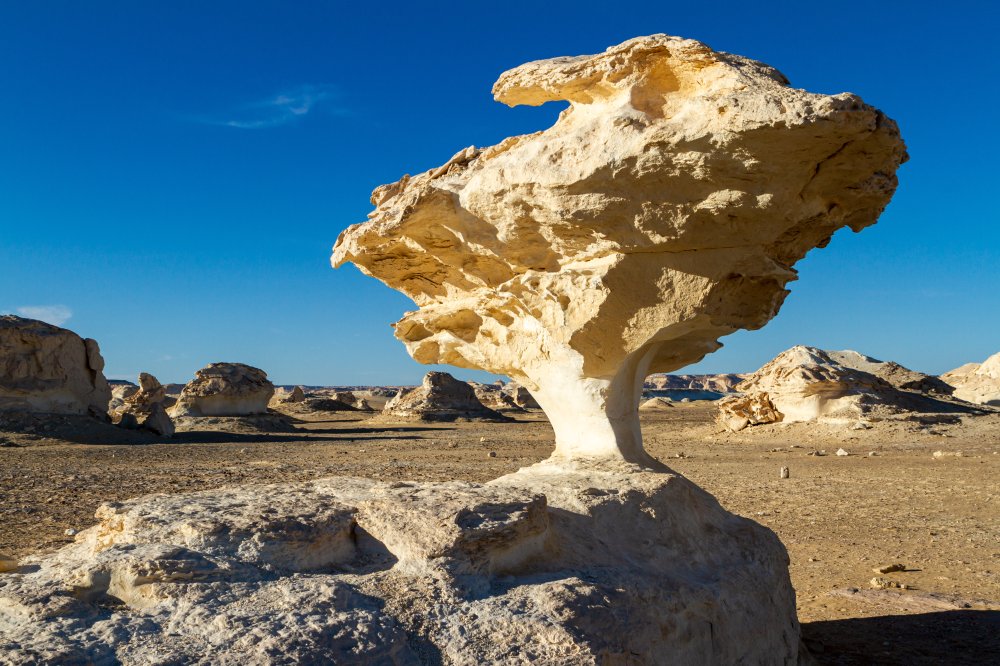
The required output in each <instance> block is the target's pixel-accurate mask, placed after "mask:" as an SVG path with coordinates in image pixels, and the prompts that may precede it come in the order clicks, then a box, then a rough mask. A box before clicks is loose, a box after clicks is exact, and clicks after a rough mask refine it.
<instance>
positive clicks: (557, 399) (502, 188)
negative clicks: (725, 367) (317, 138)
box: [332, 35, 906, 461]
mask: <svg viewBox="0 0 1000 666" xmlns="http://www.w3.org/2000/svg"><path fill="white" fill-rule="evenodd" d="M493 93H494V96H495V98H496V99H497V100H498V101H500V102H503V103H505V104H508V105H510V106H514V105H518V104H527V105H532V106H535V105H539V104H544V103H546V102H551V101H567V102H569V106H568V108H567V109H566V110H565V111H563V112H562V113H561V114H560V116H559V119H558V121H557V122H556V124H555V125H554V126H553V127H551V128H549V129H547V130H545V131H542V132H537V133H535V134H529V135H524V136H515V137H511V138H508V139H505V140H504V141H502V142H501V143H499V144H497V145H495V146H491V147H488V148H475V147H469V148H466V149H464V150H461V151H459V152H458V153H456V154H455V156H454V157H453V158H452V159H451V160H449V161H448V162H447V163H445V164H444V165H442V166H440V167H437V168H435V169H431V170H430V171H427V172H425V173H422V174H418V175H416V176H404V177H403V178H402V179H400V180H399V181H398V182H396V183H392V184H390V185H384V186H382V187H379V188H377V189H376V190H375V191H374V192H373V194H372V204H373V205H374V206H375V210H374V211H373V212H372V213H371V214H370V215H369V220H368V221H367V222H365V223H362V224H356V225H353V226H351V227H349V228H348V229H347V230H345V231H344V232H343V233H342V234H341V235H340V237H339V238H338V240H337V243H336V245H335V247H334V250H333V257H332V261H333V264H334V265H335V266H340V265H342V264H344V263H346V262H352V263H354V264H355V265H356V266H357V267H358V268H359V269H360V270H361V271H362V272H364V273H366V274H368V275H371V276H374V277H376V278H378V279H380V280H382V281H383V282H385V283H386V284H387V285H389V286H391V287H393V288H394V289H397V290H399V291H401V292H403V293H404V294H406V295H407V296H408V297H410V298H411V299H412V300H413V301H414V302H415V303H416V304H417V306H418V307H419V309H418V310H417V311H415V312H409V313H407V314H406V315H405V316H404V317H403V318H402V319H401V320H400V321H399V322H398V323H397V324H396V325H395V333H396V337H397V338H399V339H400V340H401V341H402V342H404V343H405V344H406V346H407V349H408V351H409V352H410V354H411V355H412V356H413V358H415V359H416V360H417V361H419V362H421V363H448V364H452V365H457V366H460V367H464V368H479V369H484V370H489V371H491V372H494V373H497V374H501V375H506V376H509V377H511V378H512V379H514V380H515V381H517V382H519V383H521V384H523V385H524V386H526V387H527V388H528V389H529V390H530V391H531V394H532V395H533V396H534V398H535V399H536V400H537V401H538V403H539V404H540V405H541V406H542V408H543V409H544V410H545V412H546V414H547V415H548V417H549V420H550V421H551V423H552V426H553V428H554V429H555V433H556V451H555V453H554V455H555V456H556V457H557V458H562V459H569V458H579V457H598V458H601V457H604V458H616V459H625V460H631V461H648V456H646V454H645V453H644V451H643V448H642V438H641V433H640V429H639V420H638V410H637V406H638V402H639V400H640V397H641V390H642V383H643V379H644V378H645V377H646V376H647V375H649V374H651V373H654V372H670V371H671V370H674V369H677V368H680V367H683V366H685V365H688V364H690V363H693V362H695V361H698V360H699V359H701V358H702V357H703V356H705V354H707V353H709V352H711V351H713V350H715V349H717V348H718V347H719V346H720V345H719V342H718V338H719V337H720V336H723V335H727V334H729V333H732V332H734V331H736V330H739V329H742V328H750V329H753V328H759V327H761V326H763V325H764V324H765V323H767V321H768V320H770V319H771V318H772V317H773V316H774V315H775V314H776V313H777V311H778V308H779V307H780V305H781V303H782V301H783V300H784V298H785V296H786V295H787V293H788V292H787V290H786V288H785V286H786V284H787V283H788V282H789V281H791V280H793V279H795V277H796V273H795V270H794V268H793V266H794V264H795V263H796V262H797V261H798V260H800V259H801V258H802V257H803V256H805V254H806V253H807V252H808V251H809V250H811V249H813V248H816V247H822V246H824V245H826V244H827V243H828V242H829V241H830V239H831V238H832V236H833V234H834V233H835V232H836V231H837V230H838V229H840V228H843V227H848V228H850V229H853V230H854V231H859V230H861V229H863V228H864V227H867V226H869V225H871V224H873V223H874V222H875V221H876V220H877V219H878V216H879V215H880V213H881V212H882V210H883V208H884V207H885V206H886V204H887V203H888V201H889V199H890V197H891V196H892V194H893V192H894V190H895V188H896V176H895V173H896V169H897V168H898V167H899V165H900V164H901V163H902V162H903V161H904V160H905V159H906V152H905V149H904V145H903V142H902V140H901V139H900V136H899V132H898V130H897V128H896V124H895V123H894V122H893V121H892V120H890V119H889V118H887V117H886V116H885V115H884V114H882V113H881V112H880V111H878V110H877V109H874V108H872V107H871V106H868V105H866V104H864V103H863V102H862V101H861V99H859V98H858V97H857V96H856V95H852V94H849V93H842V94H838V95H820V94H814V93H809V92H806V91H803V90H798V89H795V88H792V87H790V86H789V83H788V80H787V79H786V78H785V77H784V76H783V75H782V74H781V73H780V72H778V71H777V70H775V69H774V68H772V67H769V66H767V65H765V64H763V63H759V62H755V61H753V60H749V59H747V58H743V57H740V56H736V55H731V54H727V53H720V52H716V51H713V50H711V49H710V48H708V47H707V46H705V45H704V44H701V43H699V42H696V41H693V40H687V39H681V38H677V37H669V36H666V35H652V36H649V37H640V38H637V39H633V40H630V41H627V42H625V43H623V44H620V45H618V46H615V47H612V48H610V49H608V50H607V51H605V52H604V53H601V54H598V55H594V56H580V57H569V58H554V59H551V60H541V61H537V62H531V63H527V64H525V65H522V66H520V67H516V68H514V69H512V70H510V71H508V72H505V73H504V74H502V75H501V76H500V78H499V80H498V81H497V82H496V84H495V85H494V87H493Z"/></svg>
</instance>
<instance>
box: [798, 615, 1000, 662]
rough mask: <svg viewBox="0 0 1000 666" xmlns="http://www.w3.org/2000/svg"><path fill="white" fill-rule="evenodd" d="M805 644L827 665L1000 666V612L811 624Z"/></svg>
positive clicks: (806, 626) (805, 627) (804, 633)
mask: <svg viewBox="0 0 1000 666" xmlns="http://www.w3.org/2000/svg"><path fill="white" fill-rule="evenodd" d="M802 639H803V641H804V642H805V644H806V647H807V648H809V651H810V653H811V654H812V656H813V657H814V658H815V660H816V662H817V663H818V664H821V665H824V666H825V665H831V666H833V665H836V666H861V665H862V664H865V665H867V664H898V665H899V666H904V665H905V666H914V665H927V666H930V665H931V664H935V665H936V664H977V665H978V664H1000V611H978V610H953V611H941V612H935V613H920V614H916V615H884V616H880V617H864V618H850V619H846V620H824V621H821V622H809V623H806V624H803V625H802Z"/></svg>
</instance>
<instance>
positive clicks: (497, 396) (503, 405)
mask: <svg viewBox="0 0 1000 666" xmlns="http://www.w3.org/2000/svg"><path fill="white" fill-rule="evenodd" d="M469 386H471V387H472V390H473V391H475V392H476V398H477V399H478V400H479V402H481V403H483V405H485V406H486V407H489V408H490V409H492V410H494V411H497V412H501V411H509V412H523V411H524V408H522V407H521V406H520V405H518V404H517V402H515V401H514V398H513V397H512V396H510V395H509V394H508V393H505V392H504V390H503V386H497V385H496V384H480V383H479V382H469Z"/></svg>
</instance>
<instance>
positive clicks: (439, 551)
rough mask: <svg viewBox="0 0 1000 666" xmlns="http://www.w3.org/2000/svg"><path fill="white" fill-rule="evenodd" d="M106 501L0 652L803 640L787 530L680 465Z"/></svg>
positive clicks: (608, 646)
mask: <svg viewBox="0 0 1000 666" xmlns="http://www.w3.org/2000/svg"><path fill="white" fill-rule="evenodd" d="M98 517H99V519H100V523H99V524H98V525H97V526H95V527H92V528H90V529H88V530H85V531H83V532H81V533H80V534H78V535H77V537H76V543H75V544H73V545H71V546H69V547H67V548H64V549H63V550H61V551H60V552H58V553H57V554H56V555H54V556H49V557H44V558H35V559H33V560H31V561H29V562H22V565H27V566H23V567H22V570H23V571H24V572H25V573H22V574H13V575H12V574H6V575H4V576H0V663H11V664H28V663H96V664H104V663H119V662H122V663H126V664H140V663H142V664H145V663H205V664H207V663H237V662H240V663H251V664H259V663H285V664H288V663H359V664H360V663H365V664H372V663H378V664H382V663H386V664H420V663H439V661H443V663H450V664H483V663H504V664H511V663H544V664H553V663H572V664H598V663H599V664H607V663H612V664H613V663H623V664H624V663H663V662H665V661H669V662H670V663H691V664H694V663H718V664H726V663H769V664H770V663H794V662H795V660H796V658H797V654H798V649H799V639H798V624H797V621H796V617H795V602H794V592H793V590H792V587H791V584H790V581H789V578H788V572H787V563H788V559H787V555H786V553H785V550H784V548H783V546H782V545H781V543H780V542H779V541H778V539H777V537H776V536H775V535H774V534H773V533H772V532H771V531H770V530H767V529H765V528H763V527H761V526H759V525H757V524H755V523H753V522H751V521H748V520H746V519H743V518H739V517H736V516H733V515H732V514H730V513H728V512H726V511H725V510H724V509H722V508H721V507H720V506H719V504H718V503H717V502H716V500H715V499H714V498H712V497H711V496H710V495H709V494H707V493H705V492H704V491H702V490H700V489H699V488H697V487H696V486H695V485H694V484H692V483H691V482H689V481H687V480H686V479H684V478H683V477H680V476H677V475H675V474H673V473H670V472H669V471H666V470H661V471H659V472H652V471H649V470H643V469H640V468H638V467H635V466H632V465H627V464H625V463H618V464H616V465H601V466H595V465H586V464H581V465H576V466H572V467H567V466H563V467H556V466H553V465H546V464H542V465H539V466H536V467H534V468H529V469H528V470H525V471H522V472H521V473H517V474H512V475H509V476H505V477H502V478H500V479H497V480H495V481H492V482H490V483H487V484H484V485H477V484H470V483H460V482H451V483H440V484H427V483H419V484H418V483H414V484H407V483H393V484H385V483H377V482H374V481H370V480H365V479H349V478H334V479H324V480H320V481H316V482H311V483H301V484H284V485H273V486H256V487H238V488H230V489H223V490H214V491H207V492H201V493H193V494H185V495H153V496H149V497H146V498H142V499H138V500H132V501H129V502H125V503H121V504H108V505H104V506H102V507H101V508H100V509H99V511H98ZM220 659H221V662H220Z"/></svg>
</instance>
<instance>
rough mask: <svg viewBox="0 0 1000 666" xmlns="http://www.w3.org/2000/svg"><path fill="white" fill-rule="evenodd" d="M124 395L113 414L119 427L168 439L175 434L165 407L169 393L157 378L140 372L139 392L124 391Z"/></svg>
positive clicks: (172, 423)
mask: <svg viewBox="0 0 1000 666" xmlns="http://www.w3.org/2000/svg"><path fill="white" fill-rule="evenodd" d="M123 394H124V397H123V398H121V406H120V407H118V408H117V409H115V410H114V412H113V414H112V419H113V420H114V421H115V422H116V423H118V425H121V426H124V427H127V428H140V429H143V430H149V431H150V432H152V433H154V434H157V435H166V436H168V437H169V436H170V435H173V434H174V422H173V421H172V420H171V419H170V415H169V414H167V410H166V408H165V406H164V402H165V401H166V399H167V393H166V391H165V390H164V388H163V385H162V384H160V382H159V380H157V379H156V377H154V376H153V375H151V374H149V373H148V372H140V373H139V386H138V387H137V390H135V391H123Z"/></svg>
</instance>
